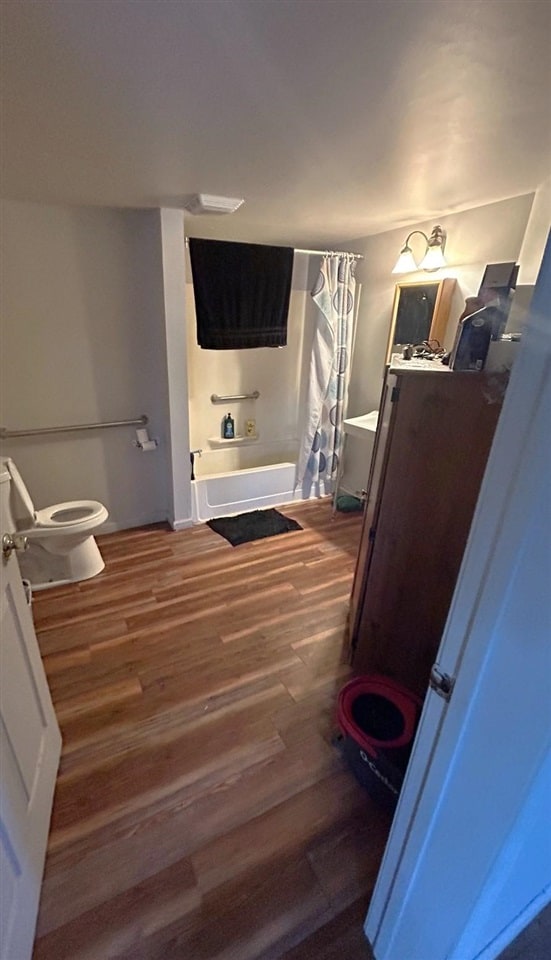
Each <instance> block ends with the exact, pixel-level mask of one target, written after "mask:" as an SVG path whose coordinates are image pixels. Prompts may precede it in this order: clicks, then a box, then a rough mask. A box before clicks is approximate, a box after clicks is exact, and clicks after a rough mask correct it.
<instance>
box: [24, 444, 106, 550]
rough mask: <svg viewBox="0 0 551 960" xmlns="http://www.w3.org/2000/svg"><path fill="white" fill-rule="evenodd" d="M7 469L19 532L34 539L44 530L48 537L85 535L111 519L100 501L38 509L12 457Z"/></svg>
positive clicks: (73, 502)
mask: <svg viewBox="0 0 551 960" xmlns="http://www.w3.org/2000/svg"><path fill="white" fill-rule="evenodd" d="M5 466H6V467H7V468H8V472H9V474H10V476H11V479H12V488H13V491H12V492H13V502H14V506H15V517H14V518H15V519H16V521H17V525H18V532H19V533H24V534H26V535H28V536H31V537H32V536H33V534H34V535H35V536H36V534H38V532H39V531H41V530H42V531H43V532H44V533H47V535H48V536H54V535H55V534H56V533H59V534H62V533H66V534H70V533H72V532H74V533H84V532H85V531H86V530H92V529H94V528H95V527H98V526H99V525H100V524H101V523H104V521H105V520H107V518H108V516H109V513H108V511H107V509H106V507H104V506H103V504H102V503H99V501H98V500H69V501H66V502H65V503H54V504H52V506H51V507H43V508H42V509H41V510H35V508H34V503H33V501H32V499H31V496H30V494H29V491H28V490H27V487H26V486H25V483H24V481H23V478H22V476H21V474H20V473H19V470H18V469H17V467H16V465H15V463H14V462H13V460H11V459H10V458H8V459H7V460H6V461H5Z"/></svg>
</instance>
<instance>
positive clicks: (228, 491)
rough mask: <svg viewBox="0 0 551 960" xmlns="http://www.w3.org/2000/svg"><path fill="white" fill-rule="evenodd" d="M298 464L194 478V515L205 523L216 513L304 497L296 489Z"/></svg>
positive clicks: (239, 510) (239, 511)
mask: <svg viewBox="0 0 551 960" xmlns="http://www.w3.org/2000/svg"><path fill="white" fill-rule="evenodd" d="M295 475H296V464H294V463H276V464H271V465H269V466H266V467H251V468H250V469H246V470H230V471H228V472H227V473H219V474H210V475H207V476H204V477H198V478H197V479H196V480H192V482H191V487H192V519H193V521H194V523H203V522H204V521H205V520H211V519H212V518H213V517H225V516H227V515H228V514H231V513H245V512H246V511H247V510H259V509H262V508H264V507H275V506H277V505H278V504H282V503H291V502H292V501H293V500H302V499H303V495H302V490H301V488H300V487H298V488H297V490H296V491H295Z"/></svg>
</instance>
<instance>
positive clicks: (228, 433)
mask: <svg viewBox="0 0 551 960" xmlns="http://www.w3.org/2000/svg"><path fill="white" fill-rule="evenodd" d="M222 436H223V438H224V440H233V439H234V438H235V424H234V422H233V417H232V415H231V413H228V414H227V416H225V417H224V419H223V421H222Z"/></svg>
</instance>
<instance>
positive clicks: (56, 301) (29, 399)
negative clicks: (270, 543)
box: [0, 202, 168, 528]
mask: <svg viewBox="0 0 551 960" xmlns="http://www.w3.org/2000/svg"><path fill="white" fill-rule="evenodd" d="M1 227H2V230H1V250H0V257H1V262H2V274H3V275H2V284H1V297H2V300H1V319H0V323H1V328H0V331H1V338H2V351H1V361H0V362H1V367H0V375H1V384H2V393H1V423H2V425H3V426H6V427H8V428H11V429H15V428H21V429H22V428H32V427H48V426H57V425H60V424H72V423H86V422H96V421H105V420H118V419H126V418H134V417H137V416H140V415H141V414H142V413H146V414H148V416H149V417H150V420H151V426H150V433H151V436H154V437H158V438H159V441H160V445H159V448H158V450H157V451H155V452H154V453H148V454H143V453H140V452H139V451H138V450H137V449H136V448H135V447H134V446H133V445H132V440H133V439H134V438H135V433H134V430H133V429H132V428H124V427H123V428H116V429H112V430H103V431H93V432H87V433H79V434H65V435H58V436H56V437H48V438H38V437H36V438H28V439H18V440H11V441H5V442H3V444H2V447H1V451H2V454H3V455H9V456H12V457H13V459H14V460H15V461H16V463H17V464H18V466H19V467H20V470H21V473H22V475H23V478H24V479H25V481H26V482H27V486H28V487H29V490H30V493H31V496H32V497H33V499H34V501H35V503H36V505H37V506H38V507H41V506H45V505H47V504H51V503H55V502H59V501H64V500H70V499H80V498H85V499H97V500H100V501H101V502H102V503H104V504H105V505H106V506H107V508H108V510H109V513H110V521H109V522H110V524H111V528H112V527H113V526H116V527H130V526H135V525H138V524H142V523H147V522H151V521H155V520H161V519H164V518H165V517H166V516H167V509H168V494H167V447H166V441H167V433H166V425H167V371H166V350H165V347H164V312H163V308H164V304H163V276H162V262H161V239H160V219H159V211H155V210H151V211H115V210H106V209H93V208H78V207H74V208H71V207H50V206H41V205H38V204H28V203H15V202H5V203H3V204H2V223H1Z"/></svg>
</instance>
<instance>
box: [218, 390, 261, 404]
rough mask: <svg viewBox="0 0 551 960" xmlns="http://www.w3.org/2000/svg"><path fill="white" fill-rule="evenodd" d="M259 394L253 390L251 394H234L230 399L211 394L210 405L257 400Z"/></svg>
mask: <svg viewBox="0 0 551 960" xmlns="http://www.w3.org/2000/svg"><path fill="white" fill-rule="evenodd" d="M259 396H260V392H259V391H258V390H255V391H254V392H253V393H236V394H232V396H230V397H219V396H218V394H217V393H211V395H210V402H211V403H231V401H232V400H258V398H259Z"/></svg>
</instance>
